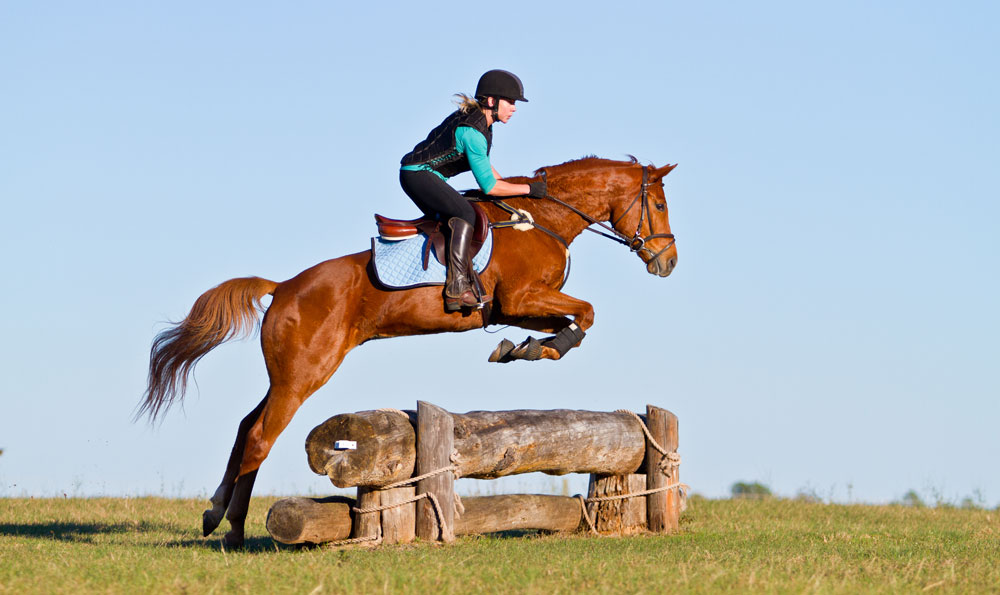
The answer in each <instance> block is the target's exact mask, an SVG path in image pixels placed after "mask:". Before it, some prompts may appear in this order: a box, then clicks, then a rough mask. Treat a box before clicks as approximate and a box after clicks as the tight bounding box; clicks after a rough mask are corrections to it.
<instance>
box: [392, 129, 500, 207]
mask: <svg viewBox="0 0 1000 595" xmlns="http://www.w3.org/2000/svg"><path fill="white" fill-rule="evenodd" d="M455 150H457V151H458V153H459V154H461V155H465V157H466V159H468V160H469V168H471V169H472V175H473V176H475V178H476V183H477V184H479V188H480V190H482V191H483V192H485V193H487V194H488V193H489V191H490V190H493V187H494V186H496V184H497V180H496V178H495V177H494V176H493V166H492V165H490V156H489V154H487V153H486V137H485V136H483V133H482V132H479V131H478V130H476V129H475V128H470V127H468V126H459V127H458V128H456V129H455ZM401 169H405V170H417V171H419V170H427V171H432V172H434V174H435V175H437V176H438V177H439V178H441V179H442V180H447V179H448V178H446V177H444V176H442V175H441V174H440V173H438V172H437V171H435V170H434V169H433V168H431V166H429V165H427V164H425V163H424V164H420V165H404V166H403V167H402V168H401Z"/></svg>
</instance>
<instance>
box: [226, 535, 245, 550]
mask: <svg viewBox="0 0 1000 595" xmlns="http://www.w3.org/2000/svg"><path fill="white" fill-rule="evenodd" d="M222 545H223V547H225V548H226V549H227V550H239V549H243V536H242V535H237V534H236V533H234V532H233V531H230V532H229V533H226V536H225V537H223V538H222Z"/></svg>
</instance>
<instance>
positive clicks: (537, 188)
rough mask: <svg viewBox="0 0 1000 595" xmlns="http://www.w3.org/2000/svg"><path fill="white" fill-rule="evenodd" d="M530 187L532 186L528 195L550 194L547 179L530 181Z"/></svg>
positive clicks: (543, 196)
mask: <svg viewBox="0 0 1000 595" xmlns="http://www.w3.org/2000/svg"><path fill="white" fill-rule="evenodd" d="M528 187H529V188H531V190H529V191H528V196H530V197H531V198H545V195H546V194H548V187H547V185H546V184H545V180H542V181H541V182H529V183H528Z"/></svg>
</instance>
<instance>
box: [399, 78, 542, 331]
mask: <svg viewBox="0 0 1000 595" xmlns="http://www.w3.org/2000/svg"><path fill="white" fill-rule="evenodd" d="M456 97H458V98H459V99H460V100H461V102H460V104H459V107H458V109H457V110H456V111H455V112H454V113H453V114H451V115H450V116H448V117H447V118H445V119H444V121H443V122H441V124H439V125H438V126H437V127H436V128H434V130H431V132H430V134H429V135H427V138H426V139H425V140H423V141H421V142H420V143H418V144H417V146H415V147H414V148H413V150H412V151H410V152H409V153H407V154H406V155H405V156H404V157H403V159H402V161H401V162H400V163H401V164H402V167H401V168H400V171H399V183H400V185H401V186H402V187H403V192H406V195H407V196H409V197H410V199H411V200H412V201H413V202H414V203H415V204H416V205H417V207H418V208H419V209H420V210H421V211H422V212H423V213H424V215H426V216H428V217H430V218H432V219H438V220H439V221H441V222H442V223H444V224H445V226H446V228H447V231H448V257H447V259H446V260H447V267H448V272H447V277H446V281H445V286H444V306H445V310H446V311H448V312H455V311H457V310H461V309H462V308H463V307H476V306H479V305H481V304H482V302H485V301H489V299H490V298H489V297H488V296H480V297H479V298H477V296H476V295H475V294H474V293H473V291H472V288H473V282H472V278H471V275H472V274H473V273H472V264H471V262H470V261H471V254H470V251H471V244H472V231H473V229H474V227H475V224H476V213H475V211H474V210H473V208H472V205H470V204H469V201H468V200H467V199H466V198H465V197H464V196H462V195H461V194H459V193H458V191H457V190H455V189H454V188H452V187H451V186H449V185H448V183H447V182H446V180H447V179H448V178H450V177H452V176H455V175H458V174H460V173H463V172H467V171H470V170H471V171H472V175H473V176H475V178H476V182H477V183H478V184H479V188H480V189H481V190H482V191H483V192H484V193H485V194H487V195H489V196H524V195H527V196H530V197H533V198H542V197H544V196H545V182H544V181H540V182H531V183H529V184H511V183H510V182H505V181H503V180H501V179H500V174H499V173H497V170H496V169H494V168H493V166H492V165H491V164H490V148H491V147H492V145H493V124H494V123H496V122H503V123H504V124H506V123H507V122H508V121H509V120H510V118H511V116H513V115H514V112H516V111H517V107H515V105H514V104H515V102H517V101H525V102H526V101H528V100H527V99H525V98H524V86H523V85H522V84H521V79H520V78H518V77H517V75H515V74H514V73H512V72H507V71H506V70H490V71H488V72H486V73H485V74H483V76H481V77H480V78H479V84H478V85H476V95H475V98H472V97H469V96H467V95H465V94H458V95H456Z"/></svg>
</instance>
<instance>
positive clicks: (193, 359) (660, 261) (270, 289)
mask: <svg viewBox="0 0 1000 595" xmlns="http://www.w3.org/2000/svg"><path fill="white" fill-rule="evenodd" d="M674 167H675V166H673V165H668V166H665V167H662V168H659V169H657V168H654V167H653V166H642V165H640V164H638V163H637V162H636V160H635V158H632V160H631V161H611V160H606V159H598V158H596V157H587V158H583V159H579V160H576V161H570V162H567V163H564V164H562V165H557V166H553V167H547V168H542V169H540V170H538V171H536V172H535V177H534V178H533V179H545V180H546V181H547V184H548V191H549V196H547V197H546V198H544V199H532V198H527V197H516V198H505V199H503V201H495V202H491V201H484V202H482V203H481V204H482V205H483V207H484V211H485V212H486V214H487V216H488V217H489V219H490V220H491V221H493V222H494V223H497V222H501V221H505V220H509V219H510V218H511V215H510V213H511V211H512V210H515V209H517V210H520V209H523V210H526V211H528V212H529V213H530V214H531V215H532V217H533V222H534V225H535V228H534V229H529V230H527V231H522V230H520V229H511V228H497V229H495V230H494V243H493V256H492V262H491V263H490V264H489V266H488V267H487V268H486V270H485V271H483V273H482V275H481V279H482V283H483V285H484V286H485V289H486V292H487V293H489V294H492V295H493V296H494V301H493V302H492V304H491V305H490V307H488V308H484V309H480V310H473V311H471V312H470V311H464V312H452V313H447V312H445V310H444V304H443V300H442V297H441V288H440V287H418V288H413V289H406V290H387V289H385V288H383V287H382V286H381V285H380V284H379V282H378V280H377V279H376V277H375V274H374V272H373V269H372V264H371V252H370V251H368V250H366V251H364V252H358V253H357V254H350V255H347V256H342V257H340V258H335V259H333V260H327V261H326V262H321V263H319V264H317V265H316V266H314V267H312V268H310V269H307V270H305V271H303V272H302V273H299V274H298V275H297V276H295V277H293V278H292V279H289V280H288V281H284V282H282V283H276V282H274V281H268V280H266V279H261V278H259V277H246V278H239V279H231V280H229V281H226V282H224V283H222V284H220V285H219V286H217V287H215V288H213V289H210V290H208V291H207V292H205V293H204V294H203V295H202V296H201V297H199V298H198V300H197V301H196V302H195V304H194V306H193V307H192V309H191V312H190V313H189V314H188V316H187V317H186V318H185V319H184V320H183V321H181V322H180V323H178V324H176V325H174V326H171V327H170V328H168V329H167V330H165V331H163V332H162V333H160V334H159V335H158V336H157V337H156V339H155V340H154V341H153V346H152V349H151V352H150V363H149V384H148V387H147V390H146V393H145V395H144V398H143V400H142V401H141V402H140V405H139V410H138V414H137V417H138V416H140V415H143V414H148V415H149V417H150V419H151V420H155V419H156V418H157V416H158V415H159V414H161V413H163V412H164V411H166V409H168V408H169V407H170V405H171V404H173V403H174V402H175V401H178V400H180V399H181V398H183V396H184V391H185V388H186V383H187V378H188V375H189V373H190V372H191V370H192V368H193V367H194V366H195V364H196V363H197V362H198V361H199V360H200V359H201V358H202V357H203V356H204V355H205V354H207V353H208V352H209V351H210V350H212V349H213V348H215V347H216V346H218V345H219V344H221V343H223V342H224V341H227V340H229V339H231V338H233V337H235V336H238V335H244V334H246V333H249V332H252V331H253V329H254V327H255V326H256V323H257V318H258V316H259V313H260V310H261V309H262V306H261V299H263V297H264V296H265V295H271V296H273V298H272V301H271V304H270V306H269V307H268V308H267V312H266V314H265V315H264V319H263V321H262V322H261V325H260V342H261V348H262V349H263V351H264V360H265V363H266V365H267V372H268V378H269V380H270V387H269V389H268V391H267V393H266V394H265V395H264V399H263V400H262V401H261V402H260V404H258V405H257V407H255V408H254V410H253V411H251V412H250V414H249V415H247V416H246V417H245V418H244V419H243V421H242V422H241V423H240V426H239V430H238V431H237V434H236V443H235V444H234V445H233V450H232V454H231V455H230V457H229V463H228V465H227V467H226V471H225V474H224V475H223V478H222V483H221V484H220V485H219V488H218V490H216V492H215V494H214V495H213V496H212V498H211V504H212V508H211V509H209V510H206V511H205V513H204V516H203V519H202V522H203V527H202V528H203V530H204V533H205V535H208V534H210V533H212V532H213V531H214V530H215V529H216V527H218V526H219V524H220V523H221V522H222V518H223V515H225V517H226V518H227V519H228V520H229V522H230V526H231V530H230V531H229V532H228V533H227V534H226V536H225V543H226V545H227V546H229V547H239V546H241V545H242V543H243V537H244V535H243V528H244V522H245V520H246V515H247V509H248V506H249V503H250V493H251V491H252V489H253V484H254V480H255V478H256V476H257V470H258V468H259V467H260V465H261V463H262V462H263V461H264V459H265V458H266V457H267V455H268V453H269V452H270V450H271V446H272V445H273V444H274V441H275V440H276V439H277V437H278V434H280V433H281V432H282V430H284V429H285V427H286V426H287V425H288V422H289V421H290V420H291V419H292V415H294V414H295V411H296V410H297V409H298V408H299V406H301V405H302V403H303V401H305V400H306V399H307V398H308V397H309V396H310V395H311V394H313V393H314V392H315V391H316V390H317V389H319V388H320V387H321V386H323V384H325V383H326V382H327V381H328V380H329V379H330V377H331V376H332V375H333V373H334V372H335V371H336V370H337V367H338V366H340V363H341V362H342V361H343V360H344V356H346V355H347V352H349V351H350V350H352V349H354V348H355V347H357V346H358V345H361V344H362V343H364V342H365V341H370V340H372V339H382V338H387V337H402V336H408V335H422V334H430V333H443V332H458V331H468V330H472V329H475V328H479V327H483V326H486V325H487V324H506V325H512V326H517V327H522V328H525V329H531V330H535V331H540V332H544V333H552V334H555V335H556V337H551V338H549V339H548V340H546V341H542V342H537V341H535V340H534V339H532V340H531V341H525V342H524V343H522V344H521V345H519V346H517V347H515V346H514V345H513V343H511V342H510V341H507V340H506V339H505V340H504V341H503V343H501V344H500V345H499V346H498V347H497V349H496V350H495V351H494V352H493V354H492V355H491V356H490V361H500V362H507V361H511V360H515V359H542V358H544V359H559V358H560V357H561V356H562V354H564V353H565V352H566V351H567V350H568V349H569V348H570V347H573V346H575V345H577V344H579V342H580V340H581V339H582V338H583V334H584V332H583V331H586V330H587V329H588V328H590V327H591V325H593V323H594V309H593V307H592V306H591V305H590V304H588V303H587V302H585V301H583V300H579V299H577V298H574V297H571V296H568V295H566V294H565V293H562V292H561V291H560V288H561V287H562V284H563V282H564V280H565V279H564V274H565V273H566V272H567V264H568V260H567V258H568V254H569V252H568V245H569V243H570V242H572V241H573V239H574V238H575V237H576V236H578V235H579V234H580V232H582V231H583V230H584V229H587V228H589V227H590V225H591V224H597V225H600V226H602V227H603V228H604V229H605V230H606V232H598V233H602V235H607V236H608V237H611V238H612V239H614V240H616V241H618V242H620V243H622V244H625V245H626V246H628V247H629V248H631V249H632V250H633V251H634V252H636V253H637V254H638V256H639V257H640V258H641V259H642V261H643V262H644V263H645V264H646V270H647V271H648V272H649V273H651V274H654V275H659V276H660V277H666V276H667V275H669V274H670V272H671V271H672V270H673V268H674V266H675V265H676V264H677V248H676V246H675V245H674V239H673V235H672V234H671V232H670V222H669V220H668V214H667V204H666V199H665V197H664V193H663V183H662V179H663V177H664V176H665V175H667V174H668V173H670V171H671V170H672V169H673V168H674ZM508 181H510V182H513V183H516V184H521V183H527V182H528V181H530V179H529V178H523V177H518V178H508ZM504 207H506V210H505V208H504ZM604 222H608V223H610V225H606V224H605V223H604ZM592 231H594V230H593V229H592ZM567 329H568V330H567ZM567 332H568V333H569V334H567ZM558 337H561V339H559V340H556V339H557V338H558Z"/></svg>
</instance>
